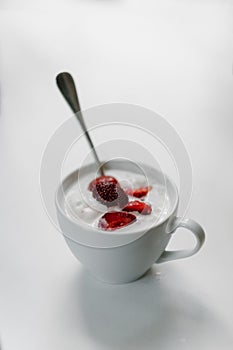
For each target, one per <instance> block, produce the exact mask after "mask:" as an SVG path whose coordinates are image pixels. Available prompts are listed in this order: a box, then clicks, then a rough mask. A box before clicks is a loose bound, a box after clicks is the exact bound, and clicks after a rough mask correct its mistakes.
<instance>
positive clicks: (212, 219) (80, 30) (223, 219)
mask: <svg viewBox="0 0 233 350" xmlns="http://www.w3.org/2000/svg"><path fill="white" fill-rule="evenodd" d="M232 19H233V2H232V1H223V0H221V1H220V0H219V1H217V0H216V1H214V0H213V1H210V0H204V1H191V0H186V1H182V0H180V1H168V0H161V1H155V0H153V1H152V0H145V1H139V0H95V1H94V0H86V1H84V0H83V1H81V0H80V1H78V0H66V1H62V0H59V1H55V0H54V1H45V0H43V1H40V2H37V3H34V2H32V1H26V0H25V1H13V0H8V1H7V0H2V2H1V13H0V38H1V62H0V108H1V110H0V159H1V168H0V180H1V181H0V216H1V225H0V230H1V244H0V260H1V261H0V274H1V275H0V284H1V286H0V293H1V299H0V337H1V343H2V348H3V350H19V349H24V350H32V349H33V350H41V349H43V350H50V349H56V350H64V349H67V350H74V349H83V350H99V349H101V350H104V349H114V350H115V349H116V350H118V349H123V350H126V349H163V350H174V349H188V350H192V349H193V350H194V349H195V350H196V349H211V350H218V349H221V350H230V349H232V348H233V332H232V330H233V329H232V328H233V302H232V295H233V283H232V267H233V254H232V243H233V238H232V235H233V232H232V209H233V208H232V207H233V205H232V201H233V199H232V192H233V191H232V190H233V185H232V184H233V181H232V179H233V165H232V148H233V138H232V127H233V122H232V120H233V118H232V117H233V116H232V113H233V98H232V93H233V83H232V57H233V47H232V44H233V22H232ZM62 70H68V71H71V72H72V73H73V74H74V76H75V78H76V79H77V81H78V85H79V91H80V97H81V102H82V106H83V108H84V109H85V108H88V107H91V106H94V105H96V104H103V103H109V102H127V103H135V104H139V105H142V106H145V107H148V108H151V109H153V110H155V111H156V112H157V113H159V114H161V115H163V116H164V117H166V119H167V120H168V121H169V122H170V123H171V124H173V126H174V127H175V128H176V129H177V131H178V133H179V134H180V136H181V137H182V138H183V140H184V142H185V145H186V147H187V149H188V151H189V153H190V156H191V159H192V163H193V173H194V192H193V199H192V203H191V206H190V209H189V212H188V215H189V216H192V217H193V218H194V219H196V220H198V221H199V222H200V223H202V224H203V226H204V227H205V229H206V232H207V241H206V244H205V247H204V248H203V249H202V251H201V252H200V253H199V254H198V255H196V256H194V257H192V258H190V259H187V260H182V261H177V262H174V263H167V264H164V265H159V266H156V267H153V269H152V271H151V272H150V273H149V274H148V275H147V276H146V277H144V278H143V279H141V280H139V281H137V282H135V283H132V284H129V285H122V286H110V285H104V284H101V283H99V282H97V281H95V280H94V279H92V278H91V277H89V276H88V275H87V274H85V273H84V271H83V269H82V267H81V265H80V264H79V262H77V261H76V260H75V259H74V258H73V257H72V255H71V253H70V252H69V250H68V247H67V246H66V245H65V242H64V241H63V239H62V237H61V235H60V234H59V233H58V232H57V231H56V230H55V228H54V227H53V226H52V225H51V223H50V221H49V219H48V218H47V216H46V214H45V213H44V211H43V207H42V204H41V199H40V190H39V169H40V160H41V157H42V154H43V149H44V147H45V145H46V143H47V141H48V139H49V137H50V136H51V135H52V133H53V132H54V130H55V129H56V128H57V127H58V125H59V124H60V123H62V122H63V121H64V120H65V119H66V118H67V117H69V116H70V114H69V110H68V107H67V106H66V105H65V103H64V102H63V101H62V99H61V96H60V95H59V93H58V91H57V89H56V85H55V80H54V77H55V75H56V74H57V73H58V72H60V71H62ZM185 234H186V232H181V233H180V237H183V238H184V239H183V240H181V239H180V240H179V239H177V240H176V243H173V247H176V248H178V247H181V246H182V245H184V243H185V242H186V238H185ZM174 241H175V238H174ZM187 244H189V242H187Z"/></svg>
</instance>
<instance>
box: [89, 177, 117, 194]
mask: <svg viewBox="0 0 233 350" xmlns="http://www.w3.org/2000/svg"><path fill="white" fill-rule="evenodd" d="M99 183H114V184H118V181H117V179H115V177H113V176H100V177H97V178H96V179H94V180H92V181H91V182H90V183H89V186H88V190H89V191H93V189H94V188H95V186H96V185H97V184H99Z"/></svg>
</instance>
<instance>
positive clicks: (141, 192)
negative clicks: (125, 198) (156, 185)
mask: <svg viewBox="0 0 233 350" xmlns="http://www.w3.org/2000/svg"><path fill="white" fill-rule="evenodd" d="M151 189H152V186H147V187H140V188H135V189H128V190H125V192H126V193H127V194H128V195H129V196H133V197H137V198H143V197H145V196H146V195H147V193H148V192H149V191H150V190H151Z"/></svg>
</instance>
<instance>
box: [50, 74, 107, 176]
mask: <svg viewBox="0 0 233 350" xmlns="http://www.w3.org/2000/svg"><path fill="white" fill-rule="evenodd" d="M56 81H57V86H58V88H59V90H60V92H61V94H62V95H63V97H64V98H65V100H66V102H67V103H68V105H69V106H70V108H71V109H72V111H73V112H74V113H75V116H76V118H77V119H78V121H79V123H80V125H81V127H82V129H83V131H84V133H85V135H86V138H87V141H88V143H89V145H90V147H91V149H92V152H93V155H94V157H95V160H96V162H97V164H98V167H99V172H100V173H101V175H104V172H103V166H102V165H101V162H100V160H99V157H98V155H97V153H96V150H95V147H94V144H93V142H92V139H91V137H90V135H89V133H88V131H87V127H86V124H85V122H84V119H83V115H82V111H81V107H80V103H79V100H78V95H77V90H76V87H75V83H74V80H73V78H72V76H71V74H70V73H67V72H63V73H59V74H58V75H57V77H56Z"/></svg>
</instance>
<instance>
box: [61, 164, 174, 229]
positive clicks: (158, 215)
mask: <svg viewBox="0 0 233 350" xmlns="http://www.w3.org/2000/svg"><path fill="white" fill-rule="evenodd" d="M106 175H111V176H114V177H115V178H116V179H117V180H118V182H119V183H120V185H121V187H122V188H123V189H129V188H132V189H134V188H140V187H146V186H152V189H151V190H150V191H149V192H148V194H147V196H146V197H145V198H143V200H142V199H140V198H135V197H131V196H129V201H134V200H139V201H144V202H146V203H149V204H150V205H151V207H152V213H151V214H150V215H142V214H139V213H137V212H132V214H134V215H135V216H136V217H137V221H136V222H134V223H132V224H130V225H128V226H125V227H123V228H120V229H118V230H116V231H125V232H130V231H133V230H135V228H136V227H137V230H138V229H149V228H150V227H151V226H152V225H154V224H159V223H160V222H161V221H163V219H164V218H165V217H166V216H167V214H168V213H169V212H170V209H171V208H170V207H171V205H170V200H169V197H168V194H167V191H166V186H165V184H161V183H156V179H148V180H147V179H146V178H145V176H143V175H140V174H133V173H130V172H128V173H127V172H125V171H122V170H111V171H109V172H107V173H106ZM91 180H92V179H91ZM89 183H90V179H89V178H88V177H87V178H85V179H83V180H82V181H80V182H75V183H73V184H72V185H71V186H69V188H68V189H67V191H66V193H65V201H64V208H65V212H66V214H67V216H68V217H70V218H71V219H72V220H74V221H77V222H80V221H82V222H84V223H85V224H87V225H89V226H92V227H94V228H98V222H99V219H100V218H101V216H102V215H103V214H104V213H106V212H108V211H120V209H119V208H118V207H111V208H107V207H106V206H104V205H102V204H100V203H99V202H97V201H96V200H95V199H94V198H93V196H92V192H91V191H89V190H88V185H89ZM99 230H100V229H99Z"/></svg>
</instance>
